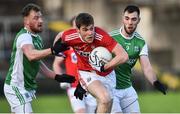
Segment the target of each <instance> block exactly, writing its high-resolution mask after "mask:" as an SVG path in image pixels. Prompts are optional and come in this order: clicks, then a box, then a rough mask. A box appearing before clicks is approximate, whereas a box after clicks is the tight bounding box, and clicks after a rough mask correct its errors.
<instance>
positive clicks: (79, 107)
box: [67, 88, 86, 113]
mask: <svg viewBox="0 0 180 114" xmlns="http://www.w3.org/2000/svg"><path fill="white" fill-rule="evenodd" d="M74 91H75V88H68V90H67V94H68V98H69V101H70V103H71V107H72V109H73V111H74V112H79V113H84V112H85V108H86V107H85V101H84V99H83V100H80V99H76V97H75V96H74Z"/></svg>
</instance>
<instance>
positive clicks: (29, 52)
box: [22, 44, 51, 61]
mask: <svg viewBox="0 0 180 114" xmlns="http://www.w3.org/2000/svg"><path fill="white" fill-rule="evenodd" d="M22 51H23V53H24V54H25V55H26V57H27V58H28V60H29V61H33V60H39V59H42V58H44V57H46V56H48V55H50V54H51V49H50V48H48V49H44V50H36V49H34V47H33V45H32V44H24V45H23V46H22Z"/></svg>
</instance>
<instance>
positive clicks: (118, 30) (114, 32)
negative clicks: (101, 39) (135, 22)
mask: <svg viewBox="0 0 180 114" xmlns="http://www.w3.org/2000/svg"><path fill="white" fill-rule="evenodd" d="M108 34H109V35H110V36H116V35H120V29H119V28H116V29H114V30H112V31H110V32H109V33H108Z"/></svg>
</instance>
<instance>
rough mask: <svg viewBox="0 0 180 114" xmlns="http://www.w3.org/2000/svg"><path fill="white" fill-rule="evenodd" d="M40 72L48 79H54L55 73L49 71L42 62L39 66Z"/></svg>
mask: <svg viewBox="0 0 180 114" xmlns="http://www.w3.org/2000/svg"><path fill="white" fill-rule="evenodd" d="M40 71H41V73H42V74H43V75H45V76H46V77H48V78H51V79H54V78H55V75H56V74H55V73H54V72H53V71H52V70H50V69H49V68H48V67H47V66H46V65H45V64H44V63H43V62H42V61H41V65H40Z"/></svg>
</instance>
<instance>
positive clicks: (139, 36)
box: [134, 31, 144, 41]
mask: <svg viewBox="0 0 180 114" xmlns="http://www.w3.org/2000/svg"><path fill="white" fill-rule="evenodd" d="M134 37H135V38H137V39H139V40H143V41H144V38H143V37H142V36H141V35H140V34H139V33H138V32H136V31H135V32H134Z"/></svg>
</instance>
